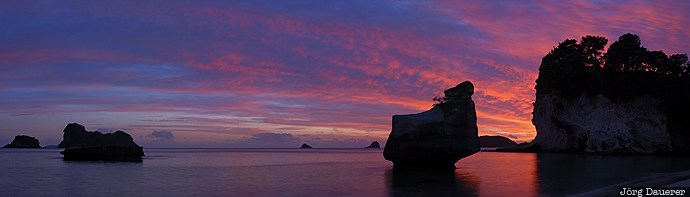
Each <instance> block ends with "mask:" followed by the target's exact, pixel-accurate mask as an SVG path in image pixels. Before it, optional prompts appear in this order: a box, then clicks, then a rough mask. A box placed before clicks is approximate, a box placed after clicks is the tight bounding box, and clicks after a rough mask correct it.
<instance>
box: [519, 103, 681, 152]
mask: <svg viewBox="0 0 690 197" xmlns="http://www.w3.org/2000/svg"><path fill="white" fill-rule="evenodd" d="M660 104H661V100H660V99H658V98H654V97H651V96H648V95H645V96H641V97H638V98H635V99H633V100H631V101H627V102H622V103H614V102H611V101H609V99H608V98H606V97H604V96H602V95H595V96H588V95H581V96H579V97H576V98H574V99H571V98H565V97H560V96H557V95H554V94H539V95H537V99H536V102H535V103H534V113H533V114H534V116H533V119H532V123H533V124H534V126H535V127H536V129H537V136H536V138H535V139H534V141H533V142H532V143H531V145H532V147H533V148H534V149H536V150H538V151H553V152H596V153H642V154H649V153H669V152H672V151H673V147H672V146H671V138H670V135H669V133H668V132H667V129H666V122H667V121H666V116H665V115H664V113H663V112H662V111H661V110H659V109H660Z"/></svg>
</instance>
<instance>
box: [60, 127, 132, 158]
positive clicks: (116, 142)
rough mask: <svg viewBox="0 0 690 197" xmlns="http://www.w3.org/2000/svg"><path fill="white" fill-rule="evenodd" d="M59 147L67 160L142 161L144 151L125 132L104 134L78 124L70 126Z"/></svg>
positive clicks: (65, 131)
mask: <svg viewBox="0 0 690 197" xmlns="http://www.w3.org/2000/svg"><path fill="white" fill-rule="evenodd" d="M63 132H64V134H63V139H62V142H60V145H58V147H59V148H65V150H64V151H62V152H60V154H62V155H64V159H65V160H107V161H141V157H142V156H144V149H143V148H142V147H141V146H139V145H137V144H136V143H135V142H134V139H133V138H132V136H131V135H129V134H127V133H125V132H124V131H115V132H114V133H106V134H103V133H101V132H98V131H86V129H85V128H84V126H82V125H80V124H77V123H70V124H68V125H67V126H66V127H65V129H64V130H63Z"/></svg>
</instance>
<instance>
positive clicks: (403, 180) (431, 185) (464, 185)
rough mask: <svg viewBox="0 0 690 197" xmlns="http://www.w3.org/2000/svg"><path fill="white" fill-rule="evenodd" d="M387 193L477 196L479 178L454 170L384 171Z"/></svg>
mask: <svg viewBox="0 0 690 197" xmlns="http://www.w3.org/2000/svg"><path fill="white" fill-rule="evenodd" d="M386 178H387V179H386V182H387V184H388V188H389V194H390V196H393V197H398V196H477V195H478V187H479V179H478V177H477V176H475V175H473V174H470V173H463V172H456V171H396V170H392V169H391V170H388V171H386Z"/></svg>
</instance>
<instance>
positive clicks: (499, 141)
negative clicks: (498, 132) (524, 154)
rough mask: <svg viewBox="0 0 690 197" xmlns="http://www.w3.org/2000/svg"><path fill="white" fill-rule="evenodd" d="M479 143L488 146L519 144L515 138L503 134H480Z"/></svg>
mask: <svg viewBox="0 0 690 197" xmlns="http://www.w3.org/2000/svg"><path fill="white" fill-rule="evenodd" d="M479 145H480V146H481V147H486V148H497V147H512V146H515V145H517V143H515V142H514V141H513V140H510V139H508V138H507V137H503V136H488V135H484V136H479Z"/></svg>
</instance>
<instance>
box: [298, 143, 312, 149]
mask: <svg viewBox="0 0 690 197" xmlns="http://www.w3.org/2000/svg"><path fill="white" fill-rule="evenodd" d="M299 148H311V146H309V144H302V146H301V147H299Z"/></svg>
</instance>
